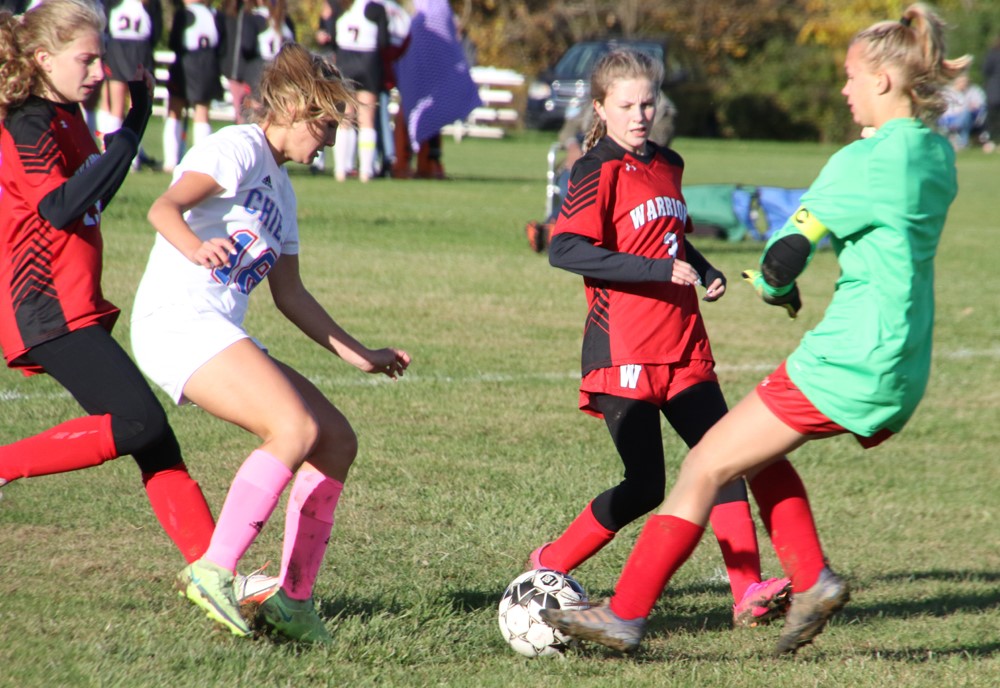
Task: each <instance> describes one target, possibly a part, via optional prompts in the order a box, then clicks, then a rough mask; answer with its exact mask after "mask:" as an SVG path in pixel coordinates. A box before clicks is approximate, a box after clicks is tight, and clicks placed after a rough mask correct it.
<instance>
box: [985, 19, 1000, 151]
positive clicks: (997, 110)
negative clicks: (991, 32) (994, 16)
mask: <svg viewBox="0 0 1000 688" xmlns="http://www.w3.org/2000/svg"><path fill="white" fill-rule="evenodd" d="M983 77H984V78H985V85H986V126H987V127H988V128H989V134H990V140H989V141H987V142H986V143H984V144H983V150H984V151H986V152H987V153H992V152H993V151H994V150H996V145H997V142H998V141H1000V36H997V38H996V41H994V43H993V45H992V46H991V47H990V49H989V51H988V52H987V53H986V59H985V60H984V61H983Z"/></svg>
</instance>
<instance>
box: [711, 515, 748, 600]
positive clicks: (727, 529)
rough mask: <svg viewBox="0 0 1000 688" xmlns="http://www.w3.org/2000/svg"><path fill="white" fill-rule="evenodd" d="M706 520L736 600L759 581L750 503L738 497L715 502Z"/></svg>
mask: <svg viewBox="0 0 1000 688" xmlns="http://www.w3.org/2000/svg"><path fill="white" fill-rule="evenodd" d="M709 520H710V521H711V523H712V532H714V533H715V539H716V540H718V541H719V549H721V550H722V560H723V561H724V562H725V564H726V572H727V573H728V574H729V587H730V589H731V590H732V591H733V600H734V601H736V602H739V601H740V600H742V599H743V593H745V592H746V591H747V588H749V587H750V585H751V584H752V583H757V582H759V581H760V550H759V549H758V548H757V531H756V529H755V528H754V525H753V518H752V517H751V515H750V504H749V502H744V501H742V500H740V501H736V502H726V503H725V504H716V505H715V507H714V508H713V509H712V513H711V515H710V516H709Z"/></svg>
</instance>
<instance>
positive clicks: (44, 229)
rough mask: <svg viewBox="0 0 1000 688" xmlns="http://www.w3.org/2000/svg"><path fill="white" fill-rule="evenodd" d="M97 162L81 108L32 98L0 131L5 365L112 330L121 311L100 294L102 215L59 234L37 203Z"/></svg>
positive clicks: (90, 214) (19, 364)
mask: <svg viewBox="0 0 1000 688" xmlns="http://www.w3.org/2000/svg"><path fill="white" fill-rule="evenodd" d="M98 155H99V153H98V150H97V145H96V144H95V143H94V140H93V137H92V136H91V134H90V130H89V129H88V128H87V124H86V122H85V121H84V119H83V116H82V114H81V112H80V106H79V105H77V104H70V105H60V104H56V103H52V102H49V101H46V100H42V99H41V98H36V97H31V98H29V99H28V100H27V101H26V102H25V103H24V104H23V105H22V106H21V107H19V108H17V109H15V110H13V111H12V112H10V113H8V115H7V118H6V119H5V120H4V122H3V126H2V127H0V242H2V251H3V256H2V258H0V346H2V347H3V352H4V357H5V358H6V360H7V365H9V366H10V367H12V368H23V369H24V372H25V374H26V375H27V374H31V373H35V372H40V371H39V369H38V368H37V366H33V365H31V364H30V363H28V362H27V361H24V360H23V359H22V356H23V355H24V354H25V352H27V351H28V350H29V349H31V347H33V346H35V345H37V344H41V343H43V342H47V341H49V340H52V339H55V338H56V337H59V336H61V335H64V334H66V333H68V332H72V331H74V330H78V329H80V328H82V327H86V326H88V325H93V324H94V323H100V324H102V325H103V326H104V327H106V328H107V329H109V330H110V329H111V327H112V326H113V325H114V322H115V320H116V319H117V317H118V308H116V307H115V306H114V304H112V303H110V302H108V301H106V300H105V299H104V297H103V295H102V292H101V254H102V250H103V242H102V240H101V209H100V205H99V204H95V205H94V206H92V207H91V208H90V209H89V210H87V212H86V213H84V214H83V215H82V216H81V217H79V218H77V219H76V220H74V221H73V222H72V224H70V225H69V226H68V227H64V228H62V229H57V228H55V227H53V226H52V225H51V224H49V222H47V221H46V220H45V219H44V218H42V217H41V215H39V213H38V207H39V203H41V201H42V199H43V198H45V196H46V195H47V194H49V193H50V192H51V191H53V190H54V189H57V188H58V187H59V186H61V185H62V184H63V183H64V182H65V181H66V180H67V179H69V178H70V177H72V176H73V175H74V174H76V173H77V172H79V171H80V170H82V169H83V168H84V167H85V166H86V165H87V164H89V163H90V162H93V160H94V159H96V158H97V156H98Z"/></svg>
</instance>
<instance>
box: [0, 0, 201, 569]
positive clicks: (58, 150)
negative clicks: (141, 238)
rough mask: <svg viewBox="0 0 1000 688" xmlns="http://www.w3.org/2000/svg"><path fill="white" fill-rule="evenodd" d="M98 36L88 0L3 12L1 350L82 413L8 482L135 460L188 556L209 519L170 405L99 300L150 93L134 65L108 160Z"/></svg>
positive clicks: (33, 445) (14, 465) (4, 461)
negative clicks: (107, 214)
mask: <svg viewBox="0 0 1000 688" xmlns="http://www.w3.org/2000/svg"><path fill="white" fill-rule="evenodd" d="M104 27H105V17H104V15H103V14H102V13H101V11H100V10H98V9H96V8H95V6H94V5H93V4H91V3H90V2H88V1H87V0H45V2H43V3H42V4H40V5H39V6H38V7H36V8H34V9H31V10H28V11H27V12H26V13H25V14H24V15H23V16H22V17H19V18H18V17H14V16H12V15H11V14H10V13H7V12H0V64H2V65H4V70H5V73H6V76H8V77H10V78H4V79H3V80H2V81H0V116H2V127H0V156H2V158H3V165H2V166H0V247H2V249H0V250H2V256H0V346H2V347H3V353H4V358H5V359H6V362H7V365H8V366H9V367H11V368H14V369H17V370H20V371H22V372H23V373H24V374H25V375H34V374H37V373H47V374H49V375H51V376H52V377H53V378H54V379H55V380H57V381H58V382H59V383H60V384H61V385H62V386H63V387H65V388H66V390H67V391H69V393H70V394H72V395H73V398H74V399H76V400H77V401H78V402H79V403H80V405H81V406H82V407H83V408H84V410H85V411H86V412H87V414H88V415H85V416H83V417H80V418H75V419H73V420H68V421H65V422H63V423H60V424H59V425H56V426H55V427H53V428H51V429H49V430H46V431H44V432H42V433H39V434H37V435H35V436H33V437H28V438H26V439H22V440H20V441H17V442H14V443H12V444H6V445H4V446H0V485H3V484H6V483H10V482H11V481H13V480H17V479H18V478H31V477H36V476H42V475H50V474H54V473H63V472H66V471H73V470H77V469H82V468H88V467H91V466H98V465H100V464H102V463H104V462H105V461H108V460H110V459H114V458H115V457H118V456H123V455H125V454H131V455H132V456H133V457H134V458H135V460H136V463H138V465H139V468H140V470H141V471H142V480H143V483H144V484H145V487H146V492H147V494H148V496H149V500H150V502H151V504H152V506H153V510H154V512H155V513H156V516H157V518H158V519H159V521H160V523H161V524H162V525H163V528H164V530H166V531H167V534H168V535H169V536H170V537H171V539H173V541H174V543H175V544H176V545H177V547H178V548H179V549H180V550H181V553H182V554H183V555H184V557H185V559H187V560H188V561H194V560H196V559H197V558H198V557H200V556H201V555H202V554H203V553H204V551H205V550H206V549H207V548H208V543H209V540H210V539H211V536H212V532H213V529H214V523H213V519H212V515H211V513H210V511H209V508H208V505H207V504H206V503H205V498H204V497H203V496H202V493H201V489H200V488H199V487H198V484H197V483H196V482H195V481H194V480H193V479H192V478H191V476H190V475H189V474H188V471H187V468H186V467H185V465H184V461H183V459H182V457H181V451H180V447H179V446H178V444H177V440H176V439H175V437H174V433H173V430H171V428H170V425H169V423H168V422H167V417H166V414H165V413H164V411H163V408H162V407H161V406H160V403H159V401H157V399H156V397H155V396H154V395H153V392H152V390H151V389H150V387H149V384H148V383H147V382H146V380H145V378H144V377H143V376H142V374H141V373H140V372H139V369H138V368H137V367H136V365H135V364H134V363H133V362H132V360H131V359H130V358H129V356H128V355H127V354H126V353H125V351H124V350H123V349H122V347H121V346H120V345H119V344H118V343H117V342H116V341H115V339H113V338H112V336H111V328H112V327H113V326H114V324H115V321H116V320H117V318H118V315H119V310H118V308H116V307H115V305H114V304H112V303H110V302H109V301H107V300H106V299H105V298H104V295H103V293H102V291H101V270H102V240H101V213H102V211H103V210H104V209H105V208H107V206H108V203H110V202H111V200H112V199H113V198H114V196H115V194H116V192H117V191H118V189H119V187H120V186H121V184H122V182H123V181H124V180H125V177H126V176H127V174H128V171H129V164H130V161H131V160H132V158H133V157H134V156H135V154H136V150H137V148H138V145H139V140H140V139H141V138H142V134H143V131H144V130H145V128H146V123H147V121H148V120H149V115H150V110H151V107H152V89H153V78H152V75H151V74H150V73H149V72H148V71H147V70H146V69H145V68H144V67H143V66H142V65H141V64H140V65H138V67H136V68H134V69H133V73H132V75H131V76H130V78H129V81H128V87H129V93H130V95H131V101H132V107H131V109H130V110H129V112H128V115H127V116H126V117H125V120H124V122H123V125H122V127H121V128H120V129H119V130H118V131H116V132H111V133H109V134H107V135H106V136H105V140H104V145H105V150H104V153H101V152H100V151H99V150H98V148H97V144H96V143H95V141H94V138H93V137H92V136H91V133H90V130H89V129H88V128H87V124H86V122H85V121H84V119H83V115H82V112H81V108H80V103H82V102H84V101H86V100H87V98H88V97H89V96H90V95H91V94H92V93H93V92H94V91H96V90H97V89H99V88H100V86H101V82H102V80H103V79H104V63H103V61H102V59H101V55H102V54H103V52H104V50H103V40H102V34H103V31H104ZM61 36H62V37H68V38H67V39H66V40H62V39H60V38H59V37H61ZM25 57H27V58H28V59H25Z"/></svg>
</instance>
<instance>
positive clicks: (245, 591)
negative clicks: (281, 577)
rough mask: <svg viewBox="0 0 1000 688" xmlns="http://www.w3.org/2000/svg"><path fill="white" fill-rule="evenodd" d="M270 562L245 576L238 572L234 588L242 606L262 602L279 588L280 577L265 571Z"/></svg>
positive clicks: (237, 599)
mask: <svg viewBox="0 0 1000 688" xmlns="http://www.w3.org/2000/svg"><path fill="white" fill-rule="evenodd" d="M268 564H270V562H268V563H267V564H264V565H263V566H261V567H260V568H259V569H257V570H256V571H251V572H250V573H248V574H247V575H245V576H243V575H240V574H236V576H235V578H234V581H233V588H234V589H235V594H236V601H237V602H239V603H240V606H243V605H244V604H251V603H256V604H260V603H261V602H263V601H264V600H265V599H267V598H268V597H270V596H271V594H272V593H273V592H274V591H275V590H277V588H278V577H277V576H268V575H266V574H265V573H264V569H266V568H267V566H268Z"/></svg>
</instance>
